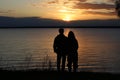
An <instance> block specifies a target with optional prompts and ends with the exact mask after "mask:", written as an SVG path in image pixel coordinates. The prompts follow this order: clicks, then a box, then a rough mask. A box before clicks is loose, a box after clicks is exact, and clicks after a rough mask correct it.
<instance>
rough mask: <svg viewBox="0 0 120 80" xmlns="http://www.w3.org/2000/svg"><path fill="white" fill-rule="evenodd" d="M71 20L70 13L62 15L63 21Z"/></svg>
mask: <svg viewBox="0 0 120 80" xmlns="http://www.w3.org/2000/svg"><path fill="white" fill-rule="evenodd" d="M71 20H72V19H71V16H70V15H66V16H64V17H63V21H67V22H69V21H71Z"/></svg>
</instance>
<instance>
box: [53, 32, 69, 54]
mask: <svg viewBox="0 0 120 80" xmlns="http://www.w3.org/2000/svg"><path fill="white" fill-rule="evenodd" d="M67 40H68V39H67V37H66V36H65V35H63V34H59V35H57V36H56V37H55V39H54V44H53V48H54V52H56V53H57V54H61V55H66V54H67V50H68V48H67V46H68V41H67Z"/></svg>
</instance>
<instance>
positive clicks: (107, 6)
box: [73, 2, 115, 10]
mask: <svg viewBox="0 0 120 80" xmlns="http://www.w3.org/2000/svg"><path fill="white" fill-rule="evenodd" d="M114 7H115V6H114V5H112V4H105V3H102V4H93V3H80V2H79V3H77V4H76V5H75V6H74V7H73V8H75V9H107V10H111V9H114Z"/></svg>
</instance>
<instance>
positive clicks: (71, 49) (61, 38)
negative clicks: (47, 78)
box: [53, 28, 78, 72]
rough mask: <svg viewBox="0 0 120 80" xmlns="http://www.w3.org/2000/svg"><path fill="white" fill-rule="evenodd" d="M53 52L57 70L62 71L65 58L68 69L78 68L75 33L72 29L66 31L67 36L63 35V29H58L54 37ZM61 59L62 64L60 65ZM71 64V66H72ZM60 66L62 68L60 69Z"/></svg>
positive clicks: (75, 69)
mask: <svg viewBox="0 0 120 80" xmlns="http://www.w3.org/2000/svg"><path fill="white" fill-rule="evenodd" d="M53 49H54V52H55V53H56V54H57V70H58V72H59V71H61V70H62V71H64V70H65V63H66V58H67V62H68V64H67V66H68V71H69V72H71V71H72V68H73V72H76V71H77V68H78V52H77V50H78V42H77V40H76V38H75V35H74V33H73V32H72V31H70V32H69V33H68V37H66V36H65V35H64V29H63V28H60V29H59V35H57V36H56V37H55V39H54V44H53ZM61 61H62V65H61ZM72 65H73V66H72ZM61 67H62V69H61Z"/></svg>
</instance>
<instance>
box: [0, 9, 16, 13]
mask: <svg viewBox="0 0 120 80" xmlns="http://www.w3.org/2000/svg"><path fill="white" fill-rule="evenodd" d="M14 11H15V10H0V13H1V14H7V13H13V12H14Z"/></svg>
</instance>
